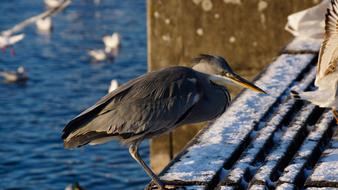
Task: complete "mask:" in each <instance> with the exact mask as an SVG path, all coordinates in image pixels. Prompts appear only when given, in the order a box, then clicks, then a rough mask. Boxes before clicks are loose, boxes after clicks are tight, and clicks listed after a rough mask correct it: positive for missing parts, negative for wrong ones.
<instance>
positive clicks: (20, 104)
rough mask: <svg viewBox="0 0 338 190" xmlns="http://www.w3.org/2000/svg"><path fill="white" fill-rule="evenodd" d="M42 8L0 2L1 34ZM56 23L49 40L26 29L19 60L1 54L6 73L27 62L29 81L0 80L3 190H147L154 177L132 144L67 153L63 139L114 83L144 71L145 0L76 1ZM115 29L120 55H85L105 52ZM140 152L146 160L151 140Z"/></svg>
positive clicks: (28, 0)
mask: <svg viewBox="0 0 338 190" xmlns="http://www.w3.org/2000/svg"><path fill="white" fill-rule="evenodd" d="M43 10H44V5H43V1H42V0H25V1H23V0H1V1H0V12H1V14H0V30H1V31H2V30H5V29H8V28H10V27H11V26H13V24H14V23H18V22H19V21H22V20H23V19H25V18H28V17H30V16H33V15H35V14H38V13H40V12H42V11H43ZM53 22H54V30H53V33H52V34H51V35H50V36H48V35H41V34H39V33H38V32H37V31H36V29H35V26H34V25H33V26H31V27H28V28H26V29H25V30H24V32H25V33H26V38H25V39H24V40H23V41H22V42H20V43H18V44H16V45H15V47H14V48H15V51H16V56H15V57H12V56H11V55H10V54H9V53H8V52H7V53H6V54H2V53H0V69H6V70H15V69H16V68H17V67H18V66H19V65H23V66H24V67H25V68H27V70H28V74H29V76H30V80H29V81H28V82H27V83H26V84H25V85H18V84H6V83H3V82H2V83H0V141H1V142H0V189H28V190H29V189H34V190H35V189H49V190H53V189H58V190H59V189H64V188H65V187H66V186H67V185H68V184H70V183H73V182H75V181H78V182H79V183H80V184H81V185H82V186H84V187H85V188H86V189H89V190H90V189H95V190H100V189H143V187H144V185H145V184H146V183H147V182H148V181H149V178H148V177H147V176H146V174H145V173H144V172H143V170H142V169H141V168H140V167H139V166H138V165H137V163H136V162H135V161H134V160H133V159H132V158H131V157H130V156H129V153H128V150H127V148H126V147H124V146H122V145H120V144H119V143H118V142H110V143H108V144H105V145H100V146H85V147H83V148H80V149H77V150H65V149H64V148H63V145H62V141H61V139H60V134H61V130H62V129H63V127H64V125H65V124H66V123H67V122H68V121H69V120H70V119H71V118H73V117H74V116H76V115H77V114H78V113H80V112H81V111H82V110H83V109H85V108H87V107H89V106H90V105H92V104H94V103H95V102H96V101H97V100H98V99H99V98H100V97H101V96H103V95H104V94H105V93H106V92H107V89H108V86H109V84H110V80H111V79H117V80H118V81H119V82H121V83H123V82H126V81H128V80H130V79H131V78H134V77H136V76H138V75H140V74H143V73H145V72H146V5H145V1H135V0H124V1H113V0H101V3H100V4H99V5H95V4H94V0H74V1H73V3H72V4H71V5H70V7H68V8H67V9H66V10H65V11H64V12H62V13H60V14H58V15H56V16H55V17H54V18H53ZM112 32H119V33H120V34H121V35H122V48H121V50H120V52H119V55H118V57H117V58H116V59H115V60H114V62H113V63H102V64H93V63H91V60H90V58H89V57H88V55H87V51H88V50H89V49H95V48H101V47H103V44H102V42H101V37H102V36H103V35H105V34H111V33H112ZM131 114H132V113H131ZM141 152H142V154H141V155H142V156H143V157H144V158H145V160H147V162H148V160H149V159H148V158H147V157H148V154H149V151H148V148H147V142H145V143H143V145H142V147H141Z"/></svg>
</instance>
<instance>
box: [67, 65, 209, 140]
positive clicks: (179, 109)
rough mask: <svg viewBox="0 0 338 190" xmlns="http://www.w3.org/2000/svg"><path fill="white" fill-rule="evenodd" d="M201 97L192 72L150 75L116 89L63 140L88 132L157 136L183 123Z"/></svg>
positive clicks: (177, 70)
mask: <svg viewBox="0 0 338 190" xmlns="http://www.w3.org/2000/svg"><path fill="white" fill-rule="evenodd" d="M201 97H202V92H201V90H200V86H199V84H198V80H197V78H196V76H195V73H194V71H192V70H191V69H188V68H183V67H176V68H170V69H166V70H163V71H160V72H154V73H150V74H147V75H145V76H143V77H140V78H138V79H136V80H134V81H132V82H130V83H128V84H127V85H125V86H124V87H123V89H120V88H118V89H116V90H115V91H113V93H111V94H109V95H107V96H105V97H103V98H102V99H101V100H100V101H99V102H97V103H96V104H95V105H94V106H93V107H91V108H89V109H88V110H86V111H85V112H83V113H82V114H80V115H79V116H78V117H76V118H75V119H74V120H72V121H71V122H70V123H69V124H68V125H67V126H66V127H65V129H64V136H63V138H68V137H67V136H68V135H69V134H70V133H72V134H70V135H69V136H70V138H71V137H72V136H79V135H85V134H86V133H89V132H105V133H107V134H112V135H120V136H122V137H129V136H131V135H136V134H142V133H148V132H154V133H155V132H157V131H161V130H163V128H161V127H168V126H173V125H175V124H177V123H178V122H179V121H181V120H182V119H184V117H185V116H186V115H187V113H188V112H189V111H190V110H191V108H192V107H193V106H194V104H196V103H197V102H198V101H199V100H200V98H201ZM74 124H75V125H74ZM79 125H80V126H79Z"/></svg>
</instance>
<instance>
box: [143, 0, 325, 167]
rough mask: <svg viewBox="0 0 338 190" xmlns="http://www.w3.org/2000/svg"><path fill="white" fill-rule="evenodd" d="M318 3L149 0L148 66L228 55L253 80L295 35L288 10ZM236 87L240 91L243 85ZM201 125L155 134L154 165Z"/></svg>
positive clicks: (154, 67)
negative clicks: (288, 25) (290, 29)
mask: <svg viewBox="0 0 338 190" xmlns="http://www.w3.org/2000/svg"><path fill="white" fill-rule="evenodd" d="M314 3H318V1H316V0H287V1H286V0H250V1H245V0H170V1H168V0H148V68H149V70H157V69H160V68H163V67H168V66H174V65H190V60H191V58H192V57H194V56H196V55H198V54H199V53H211V54H219V55H222V56H224V57H225V58H226V59H227V60H228V61H229V63H230V64H231V66H232V67H233V68H234V70H235V71H237V72H239V73H240V74H242V75H244V76H246V77H247V78H249V79H252V78H253V77H254V76H255V75H256V74H258V73H259V71H261V70H262V68H263V67H265V66H266V65H267V64H268V63H270V62H271V60H272V59H273V58H274V57H275V56H277V55H278V53H279V52H280V51H281V49H282V47H283V46H284V45H285V44H286V43H287V41H289V40H291V35H290V34H288V33H287V32H285V31H284V25H285V23H286V17H287V15H289V14H291V13H293V12H296V11H299V10H302V9H305V8H307V7H309V6H312V5H313V4H314ZM277 10H278V14H276V13H277ZM231 91H232V92H233V93H232V95H235V94H237V93H238V92H239V89H233V88H232V89H231ZM200 128H201V127H189V130H186V129H187V128H180V129H177V130H175V131H174V135H173V136H172V137H174V138H172V137H169V136H167V135H163V136H162V137H160V138H155V139H154V140H153V141H152V142H153V143H152V144H151V165H152V166H153V167H154V169H155V170H156V171H160V170H161V169H162V168H163V167H164V166H165V165H166V164H167V163H168V161H169V160H170V159H171V158H172V156H173V155H175V154H176V153H177V152H179V151H180V150H181V148H182V147H183V146H184V144H185V143H186V142H187V141H188V140H190V138H191V137H192V136H194V135H195V133H196V132H197V131H198V130H199V129H200ZM187 131H189V132H188V133H186V132H187ZM177 134H179V135H177ZM185 134H186V135H185ZM177 136H179V137H177ZM159 154H161V155H159ZM153 158H154V159H153ZM155 158H156V159H155ZM158 158H160V159H158Z"/></svg>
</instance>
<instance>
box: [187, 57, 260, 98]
mask: <svg viewBox="0 0 338 190" xmlns="http://www.w3.org/2000/svg"><path fill="white" fill-rule="evenodd" d="M192 62H193V63H194V64H195V65H194V66H193V69H194V70H196V71H199V72H202V73H206V74H208V75H209V77H210V80H211V81H212V82H214V83H215V84H218V85H222V86H225V85H227V84H235V85H239V86H242V87H244V88H249V89H251V90H254V91H256V92H260V93H265V94H266V92H265V91H264V90H262V89H261V88H259V87H257V86H256V85H254V84H253V83H251V82H249V81H247V80H246V79H244V78H242V77H241V76H239V75H238V74H236V73H235V72H234V71H233V70H232V69H231V67H230V66H229V64H228V63H227V61H226V60H225V59H224V58H223V57H220V56H215V55H207V54H201V55H200V56H198V57H196V58H194V59H193V60H192Z"/></svg>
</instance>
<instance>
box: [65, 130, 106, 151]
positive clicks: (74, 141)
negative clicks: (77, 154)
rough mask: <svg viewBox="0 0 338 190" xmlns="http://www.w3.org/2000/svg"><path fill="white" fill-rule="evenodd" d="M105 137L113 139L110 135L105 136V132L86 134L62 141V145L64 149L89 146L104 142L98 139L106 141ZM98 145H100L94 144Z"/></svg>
mask: <svg viewBox="0 0 338 190" xmlns="http://www.w3.org/2000/svg"><path fill="white" fill-rule="evenodd" d="M107 137H111V138H113V135H112V134H107V133H105V132H94V131H92V132H88V133H86V134H79V135H76V136H72V137H68V138H66V139H64V141H63V144H64V147H65V148H77V147H81V146H84V145H86V144H89V143H91V142H93V141H94V142H102V143H104V142H106V141H100V139H107ZM96 144H100V143H96Z"/></svg>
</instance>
